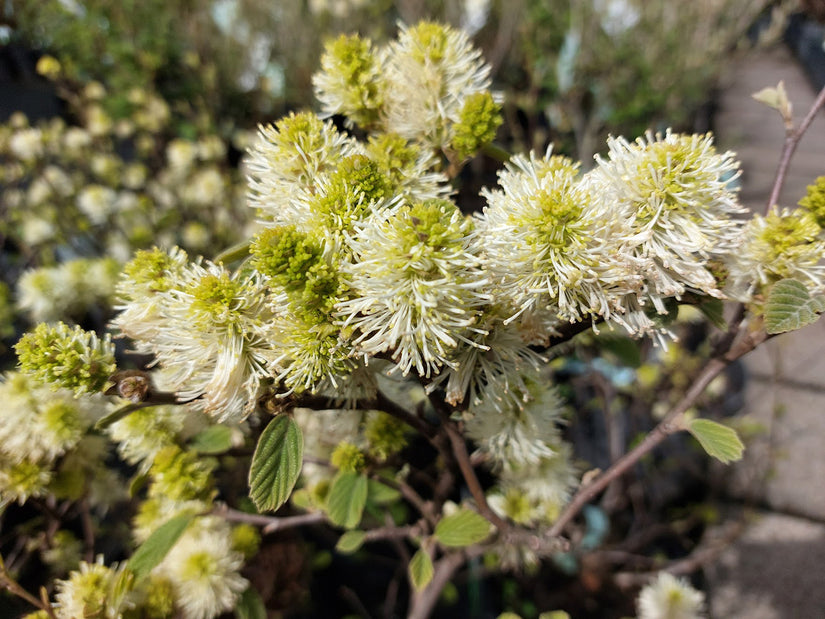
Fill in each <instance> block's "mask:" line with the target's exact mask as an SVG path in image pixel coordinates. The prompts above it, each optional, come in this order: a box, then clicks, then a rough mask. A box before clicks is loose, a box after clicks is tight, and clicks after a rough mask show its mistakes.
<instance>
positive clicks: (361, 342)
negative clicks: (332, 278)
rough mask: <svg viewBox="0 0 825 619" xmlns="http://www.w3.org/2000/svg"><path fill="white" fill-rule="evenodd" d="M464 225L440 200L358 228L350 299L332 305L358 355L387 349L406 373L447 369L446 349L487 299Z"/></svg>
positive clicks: (470, 232)
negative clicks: (352, 335)
mask: <svg viewBox="0 0 825 619" xmlns="http://www.w3.org/2000/svg"><path fill="white" fill-rule="evenodd" d="M473 247H474V239H473V230H472V225H471V223H470V221H469V220H467V219H465V218H464V216H463V215H462V214H461V212H460V211H459V210H458V208H457V207H456V206H455V205H454V204H452V203H451V202H448V201H445V200H434V201H430V202H423V203H418V204H414V205H412V206H405V207H402V208H401V209H399V210H397V211H391V212H390V214H389V215H388V216H386V217H382V216H380V215H377V216H376V217H375V218H373V219H370V220H367V221H365V222H363V223H362V224H359V228H358V232H357V236H356V238H355V239H354V240H353V242H352V248H353V251H354V254H355V256H356V261H355V262H354V264H352V265H351V267H349V268H350V275H349V278H350V286H351V289H352V291H353V293H354V298H353V299H349V300H346V301H343V302H341V303H340V304H339V306H338V310H339V314H340V316H341V318H342V320H343V322H344V326H345V327H355V328H356V329H358V331H359V332H360V335H358V336H357V337H356V338H355V341H354V343H355V344H356V345H357V346H358V347H359V348H360V349H361V350H362V351H363V352H364V353H366V354H375V353H380V352H391V354H392V356H393V360H395V361H396V362H397V364H398V368H399V369H400V370H401V371H402V372H403V373H404V374H406V373H407V372H409V371H411V370H412V369H415V371H416V372H418V373H419V374H420V375H424V376H430V375H431V374H432V373H433V371H434V370H437V369H438V368H440V367H441V366H442V365H453V362H452V360H451V354H452V351H453V350H454V349H455V347H456V346H457V345H458V342H459V341H462V340H464V341H469V340H467V338H466V335H465V333H466V332H467V330H468V329H469V328H470V327H471V325H472V324H473V323H474V322H475V318H476V316H475V314H476V310H477V309H478V308H479V307H480V306H481V305H483V304H485V303H486V302H488V301H489V298H488V296H487V295H486V294H485V293H484V292H483V291H482V288H483V286H484V285H485V284H487V282H488V280H487V278H486V275H485V274H484V273H482V271H481V269H480V268H479V261H478V258H477V257H476V256H475V255H474V254H473Z"/></svg>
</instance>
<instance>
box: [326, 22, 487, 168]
mask: <svg viewBox="0 0 825 619" xmlns="http://www.w3.org/2000/svg"><path fill="white" fill-rule="evenodd" d="M489 72H490V69H489V67H488V66H487V65H486V64H484V62H483V61H482V60H481V58H480V53H479V52H478V50H476V49H474V48H473V47H472V45H471V44H470V42H469V39H468V37H467V35H466V34H465V33H463V32H461V31H459V30H454V29H452V28H450V27H448V26H444V25H442V24H436V23H433V22H420V23H418V24H416V25H415V26H412V27H409V28H407V27H402V30H401V32H400V34H399V37H398V40H397V41H395V42H393V43H391V44H390V45H388V46H386V47H382V48H376V47H374V46H373V44H372V42H371V41H370V40H368V39H362V38H361V37H359V36H358V35H352V36H343V35H342V36H341V37H339V38H337V39H334V40H332V41H330V42H328V43H327V46H326V50H325V53H324V55H323V57H322V59H321V71H319V72H318V73H316V74H315V76H313V85H314V86H315V94H316V96H317V98H318V100H319V101H320V102H321V107H322V109H323V111H324V113H325V114H328V115H333V114H341V115H343V116H344V117H345V118H346V119H347V122H348V123H349V124H350V125H358V126H360V127H361V128H363V129H366V130H368V131H383V132H392V133H397V134H399V135H401V136H403V137H405V138H407V139H409V140H411V141H413V142H416V143H420V144H425V145H427V146H428V147H430V148H434V149H437V150H441V151H442V152H444V154H445V155H447V157H448V158H450V159H451V160H454V161H462V160H464V159H466V158H467V157H469V156H471V155H473V154H475V153H476V152H477V151H478V150H479V149H480V148H482V147H483V146H484V145H486V144H488V143H489V142H491V141H492V139H493V138H494V137H495V132H496V129H497V128H498V126H499V125H500V124H501V118H500V105H499V102H498V100H497V99H498V97H496V96H494V95H493V94H492V93H491V92H490V91H489V86H490V79H489Z"/></svg>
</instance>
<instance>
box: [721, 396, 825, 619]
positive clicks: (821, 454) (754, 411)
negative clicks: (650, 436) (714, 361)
mask: <svg viewBox="0 0 825 619" xmlns="http://www.w3.org/2000/svg"><path fill="white" fill-rule="evenodd" d="M744 413H745V415H744V416H743V417H742V418H740V419H739V420H738V423H740V424H742V423H743V422H744V424H745V427H751V428H753V427H754V425H758V426H760V427H761V428H762V432H760V433H758V434H756V435H755V436H752V437H750V438H749V439H747V440H746V444H747V449H746V451H745V457H744V458H743V460H742V461H741V462H738V463H735V464H732V465H730V467H729V475H730V483H729V492H730V493H731V495H732V496H734V497H737V498H740V499H743V500H747V501H751V502H754V503H756V504H760V505H766V506H768V507H770V508H772V509H775V510H777V511H782V512H787V513H793V514H798V515H802V516H806V517H808V518H812V519H815V520H818V521H820V522H825V449H823V443H824V442H825V398H823V393H822V392H820V391H812V390H809V389H803V388H800V387H799V386H791V387H789V386H783V385H781V384H776V383H774V384H772V383H770V382H767V381H760V382H756V383H752V384H751V385H750V386H749V387H748V389H747V390H746V393H745V410H744ZM823 572H825V570H823ZM823 616H824V617H825V615H823Z"/></svg>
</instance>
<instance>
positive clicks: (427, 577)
mask: <svg viewBox="0 0 825 619" xmlns="http://www.w3.org/2000/svg"><path fill="white" fill-rule="evenodd" d="M409 571H410V582H411V583H412V586H413V589H415V590H416V591H421V590H422V589H423V588H424V587H426V586H427V585H428V584H430V581H431V580H432V579H433V560H432V559H430V555H429V554H427V551H426V550H424V549H423V548H419V549H418V552H416V553H415V554H414V555H413V557H412V559H410V565H409Z"/></svg>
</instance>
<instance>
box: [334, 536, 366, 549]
mask: <svg viewBox="0 0 825 619" xmlns="http://www.w3.org/2000/svg"><path fill="white" fill-rule="evenodd" d="M366 536H367V534H366V533H364V531H347V532H345V533H344V534H343V535H342V536H341V537H339V538H338V543H337V544H335V550H337V551H338V552H341V553H343V554H351V553H353V552H355V551H356V550H358V549H359V548H361V545H362V544H363V543H364V538H365V537H366Z"/></svg>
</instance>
